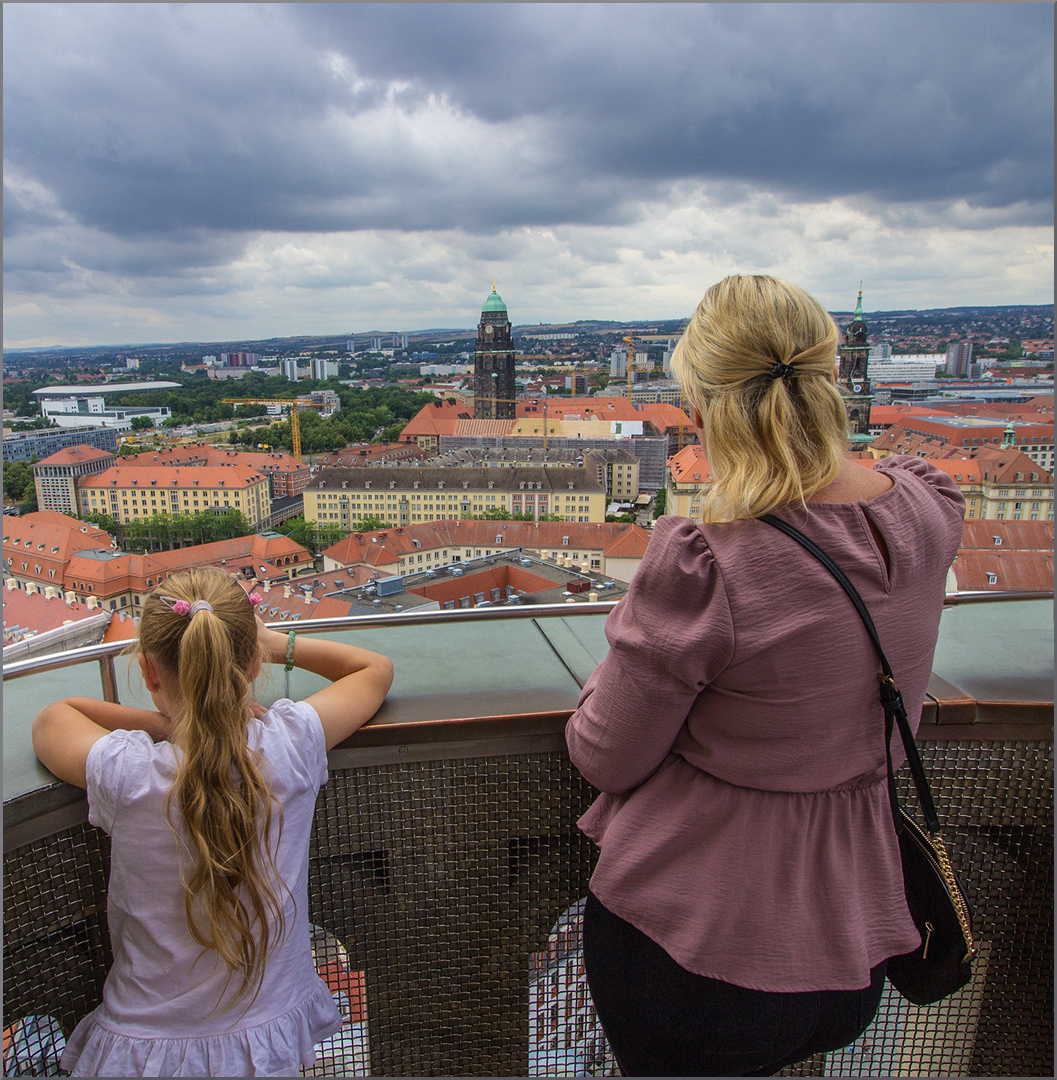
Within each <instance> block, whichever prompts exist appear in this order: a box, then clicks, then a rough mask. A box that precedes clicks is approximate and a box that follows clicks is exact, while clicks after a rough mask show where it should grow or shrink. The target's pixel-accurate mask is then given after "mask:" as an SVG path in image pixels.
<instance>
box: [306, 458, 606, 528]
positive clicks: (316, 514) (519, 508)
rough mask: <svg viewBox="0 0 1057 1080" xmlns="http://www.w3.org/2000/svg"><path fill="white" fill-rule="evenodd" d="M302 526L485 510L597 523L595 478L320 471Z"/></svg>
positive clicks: (538, 472) (602, 510)
mask: <svg viewBox="0 0 1057 1080" xmlns="http://www.w3.org/2000/svg"><path fill="white" fill-rule="evenodd" d="M304 498H305V520H306V521H316V522H321V523H331V524H336V525H339V526H342V527H344V528H348V529H351V528H352V527H353V526H354V525H355V524H356V523H357V522H358V521H360V520H362V519H363V518H365V517H373V518H377V519H379V520H380V521H383V522H385V523H386V524H387V525H389V526H393V527H396V526H399V525H412V524H418V523H420V522H425V521H443V520H447V519H453V518H454V519H458V518H472V517H480V516H483V515H484V514H485V513H487V511H489V510H505V511H507V513H509V514H510V515H511V516H513V515H514V514H528V515H531V517H532V518H533V519H538V518H541V517H544V516H545V515H548V514H557V515H559V517H560V518H561V519H562V520H563V521H570V522H580V523H584V522H603V521H605V519H606V492H605V488H604V486H603V483H602V481H601V480H600V479H599V478H598V476H597V472H596V470H591V469H572V468H556V469H550V468H546V467H525V468H509V469H490V468H476V467H474V468H457V467H451V468H422V467H414V468H410V467H409V468H384V467H379V468H365V469H364V468H361V469H356V468H352V469H324V470H323V471H322V472H321V473H320V474H319V476H318V477H316V479H315V481H314V482H313V483H312V484H310V485H309V487H308V488H306V489H305V493H304Z"/></svg>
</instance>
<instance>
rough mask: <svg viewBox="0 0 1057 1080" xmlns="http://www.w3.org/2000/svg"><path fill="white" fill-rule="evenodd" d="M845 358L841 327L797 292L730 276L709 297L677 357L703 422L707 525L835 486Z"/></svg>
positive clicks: (842, 444)
mask: <svg viewBox="0 0 1057 1080" xmlns="http://www.w3.org/2000/svg"><path fill="white" fill-rule="evenodd" d="M836 357H837V328H836V326H835V325H834V323H833V320H832V319H831V318H830V317H829V315H828V314H827V313H826V311H825V310H824V309H823V308H822V306H821V305H820V304H819V303H818V301H816V300H815V299H813V298H812V297H811V296H809V295H808V294H807V293H806V292H804V290H803V289H799V288H797V287H796V286H795V285H790V284H789V283H788V282H785V281H779V280H778V279H777V278H770V277H759V276H757V277H729V278H725V279H724V280H723V281H721V282H719V283H718V284H716V285H713V286H712V288H711V289H709V290H708V292H706V293H705V296H704V298H703V299H702V301H701V303H700V304H699V305H698V307H697V310H696V311H695V312H694V315H693V317H692V318H691V319H690V322H689V324H688V325H687V328H686V330H685V332H684V333H683V336H682V337H681V338H680V339H679V343H678V345H677V346H676V348H675V352H674V354H673V356H672V371H673V373H674V374H675V376H676V378H677V379H678V381H679V384H680V386H681V387H682V389H683V392H684V394H685V395H686V397H687V398H688V399H689V401H690V404H691V405H692V406H693V408H694V409H695V410H696V411H697V412H698V413H699V414H700V416H701V419H702V422H703V431H704V434H705V441H706V446H705V453H706V455H707V457H708V462H709V465H710V467H711V470H712V476H713V484H712V488H711V490H710V492H709V494H708V496H707V498H706V501H705V512H704V520H706V521H731V520H735V519H738V518H752V517H759V516H760V515H761V514H766V513H769V512H770V511H771V510H774V509H775V508H776V507H779V506H783V505H786V504H789V503H796V502H800V503H803V502H805V501H806V500H807V499H809V498H810V497H811V496H812V495H814V494H815V493H816V492H817V491H820V490H821V489H822V488H824V487H825V486H826V485H827V484H829V483H831V482H832V480H833V479H834V478H835V477H836V475H837V473H838V472H839V471H840V467H841V464H842V462H843V458H844V453H845V450H846V446H847V418H846V414H845V411H844V404H843V402H842V400H841V397H840V393H839V392H838V390H837V388H836V386H835V385H834V382H833V368H834V364H835V363H836Z"/></svg>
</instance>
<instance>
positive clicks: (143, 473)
mask: <svg viewBox="0 0 1057 1080" xmlns="http://www.w3.org/2000/svg"><path fill="white" fill-rule="evenodd" d="M262 456H263V455H262ZM266 479H267V476H266V475H265V474H264V473H262V472H260V471H259V470H258V469H255V468H253V467H252V466H250V465H191V466H181V465H111V466H110V468H109V469H105V470H104V471H103V472H101V473H96V474H95V475H94V476H85V477H83V478H82V479H81V480H80V481H79V482H78V486H79V487H81V488H91V487H96V488H108V487H110V486H111V481H116V486H117V487H129V486H130V485H132V484H133V483H134V484H135V485H136V486H137V487H139V488H146V489H150V487H151V482H152V481H154V482H155V487H158V488H162V487H165V488H169V487H172V486H173V481H175V482H176V483H175V486H176V487H178V488H183V487H196V486H197V487H199V488H218V487H227V488H241V487H246V486H248V485H250V484H255V483H257V482H259V481H261V480H266Z"/></svg>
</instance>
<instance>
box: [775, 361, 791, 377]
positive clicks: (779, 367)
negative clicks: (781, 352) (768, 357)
mask: <svg viewBox="0 0 1057 1080" xmlns="http://www.w3.org/2000/svg"><path fill="white" fill-rule="evenodd" d="M795 374H796V368H795V367H793V365H792V364H783V363H782V361H781V360H779V361H778V362H777V363H776V364H775V365H774V367H773V368H771V378H772V379H788V378H789V376H790V375H795Z"/></svg>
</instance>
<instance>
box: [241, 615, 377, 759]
mask: <svg viewBox="0 0 1057 1080" xmlns="http://www.w3.org/2000/svg"><path fill="white" fill-rule="evenodd" d="M258 640H259V641H260V644H261V650H262V653H263V659H264V662H265V663H269V664H285V663H286V650H287V647H288V645H289V635H288V634H280V633H278V632H277V631H275V630H269V629H267V628H266V627H265V626H264V624H263V623H261V624H260V628H259V631H258ZM293 659H294V664H295V665H296V666H297V667H299V668H303V669H304V670H305V671H311V672H312V673H313V674H315V675H321V676H322V677H323V678H324V679H329V680H330V683H331V685H330V686H327V687H324V688H323V689H322V690H319V691H317V692H316V693H315V694H312V695H311V697H308V698H306V699H305V700H306V701H307V702H308V704H309V705H311V706H312V708H313V709H315V710H316V712H317V713H318V715H319V719H320V720H321V721H322V724H323V736H324V739H325V740H326V744H327V749H328V750H330V749H331V748H332V747H335V746H337V745H338V743H340V742H343V741H344V740H345V739H347V738H348V737H349V736H350V735H351V734H352V733H353V732H354V731H356V730H357V728H361V727H363V725H364V724H366V723H367V721H368V720H370V718H371V717H372V716H374V714H375V713H376V712H377V711H378V708H379V706H380V705H381V704H382V702H383V701H384V700H385V695H386V694H388V693H389V687H390V686H392V684H393V662H392V661H391V660H390V659H388V657H385V656H382V655H381V654H380V653H375V652H370V651H369V650H367V649H359V648H357V647H356V646H355V645H345V644H343V643H341V642H338V641H327V640H326V639H325V638H319V637H309V636H307V635H304V636H302V635H300V634H299V635H297V636H296V637H295V638H294V657H293Z"/></svg>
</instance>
